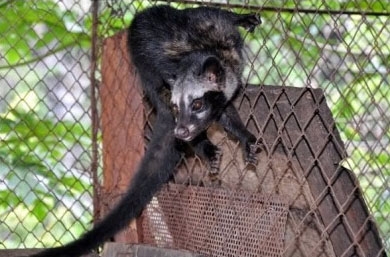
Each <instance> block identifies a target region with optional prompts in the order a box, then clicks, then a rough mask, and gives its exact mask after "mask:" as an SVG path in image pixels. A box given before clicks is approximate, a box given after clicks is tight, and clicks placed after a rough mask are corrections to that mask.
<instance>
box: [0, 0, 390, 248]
mask: <svg viewBox="0 0 390 257" xmlns="http://www.w3.org/2000/svg"><path fill="white" fill-rule="evenodd" d="M94 3H95V6H93V5H92V4H91V3H90V2H87V1H77V0H72V1H55V0H37V1H18V0H8V1H0V32H1V35H2V40H0V49H1V55H0V56H1V59H0V84H1V86H0V100H1V101H0V139H1V144H0V179H1V181H0V194H1V198H0V200H1V201H0V206H1V212H0V216H1V223H0V236H1V240H0V247H1V248H24V247H49V246H54V245H61V244H64V243H66V242H69V241H71V240H73V239H75V238H77V237H78V236H79V235H80V234H82V233H83V231H85V230H86V229H88V228H90V227H91V226H92V222H93V220H94V218H93V217H94V216H95V218H98V217H99V216H100V215H99V211H100V210H99V209H100V206H101V205H98V203H97V199H96V197H97V196H99V195H100V194H99V192H100V185H99V183H98V182H97V180H96V177H97V175H98V173H99V172H100V170H101V167H102V165H101V164H100V162H98V160H97V155H96V154H97V151H98V150H100V149H98V148H97V145H96V144H99V145H101V143H102V140H101V138H100V136H99V135H100V134H97V130H96V129H97V126H96V125H94V124H96V120H94V119H96V116H95V112H96V111H97V110H99V114H100V115H101V116H104V114H102V113H104V112H105V109H104V108H100V102H99V101H98V102H97V103H96V102H95V101H93V100H91V99H95V96H96V92H95V91H93V90H96V91H98V90H99V83H98V82H99V81H100V80H101V74H100V72H99V69H100V63H101V57H102V55H101V49H102V46H103V44H102V42H103V41H102V40H104V39H105V38H107V37H109V36H112V35H114V34H116V33H117V32H119V31H121V30H123V29H125V28H126V27H127V26H128V25H129V24H130V22H131V20H132V18H133V16H134V14H135V13H136V12H138V11H139V10H142V9H144V8H146V7H148V6H152V5H155V4H163V3H169V4H171V5H172V6H174V7H177V8H184V7H193V6H198V5H210V6H218V7H221V8H227V9H230V10H234V11H236V12H250V11H251V12H259V13H260V14H261V16H262V20H263V23H262V24H261V25H260V26H259V27H258V28H257V29H256V30H255V33H254V34H246V33H245V32H244V31H243V35H244V38H245V43H246V48H245V58H246V61H247V65H246V68H245V71H244V81H245V82H246V83H247V84H254V85H265V86H264V87H267V86H286V87H288V86H292V87H297V88H301V89H302V90H303V89H307V88H308V89H313V90H316V89H322V90H323V92H324V94H325V98H326V103H327V105H328V106H329V108H330V110H331V113H332V116H333V119H334V124H332V122H333V121H330V123H331V124H325V123H324V122H323V121H321V122H323V123H324V124H323V126H324V127H329V128H331V127H333V126H336V127H337V129H338V131H339V133H340V137H341V139H342V141H343V142H344V146H345V147H344V148H342V149H343V151H344V152H341V153H337V154H338V155H339V156H340V157H344V156H346V157H345V158H343V160H342V163H341V164H342V166H344V167H345V168H346V169H348V170H351V171H352V172H353V173H354V174H355V175H356V177H357V179H358V181H359V184H360V188H361V191H362V192H363V196H364V200H365V202H366V203H367V206H368V208H369V212H370V213H371V215H372V216H373V218H374V220H375V221H376V224H377V226H378V230H379V233H380V236H381V238H382V240H383V243H384V247H385V249H387V251H389V250H390V222H389V220H390V201H389V200H388V199H389V197H390V181H389V180H390V179H389V175H390V132H389V131H390V113H389V112H388V111H387V110H389V109H390V87H389V84H390V70H389V69H390V68H389V67H390V65H389V63H390V57H389V56H390V46H389V44H388V42H387V41H388V39H389V38H390V29H389V23H390V9H389V5H388V3H387V2H386V1H370V0H357V1H320V2H318V1H301V2H294V1H279V2H271V1H263V2H260V1H245V3H242V1H158V2H156V1H136V0H132V1H116V0H105V1H96V2H94ZM97 6H98V9H97V8H96V7H97ZM93 10H95V11H96V12H95V14H94V12H93ZM92 32H94V33H95V34H94V35H97V37H91V35H93V33H92ZM92 38H93V39H94V40H91V39H92ZM91 49H92V50H91ZM118 75H120V74H118ZM118 79H119V78H118ZM91 80H92V81H93V82H94V83H91ZM91 85H92V88H91ZM302 92H303V91H302ZM313 92H314V91H313ZM313 94H314V93H313ZM244 95H245V93H244ZM266 95H267V94H266V93H260V94H259V95H258V97H257V99H263V100H264V101H265V102H266V103H268V105H264V106H265V107H262V108H263V109H264V108H265V109H267V111H268V112H271V111H270V110H273V109H274V106H275V102H272V101H271V100H270V99H271V98H270V97H266ZM280 95H282V94H280ZM302 95H303V93H302ZM243 99H245V96H244V97H243ZM287 99H288V101H290V104H291V105H294V103H291V101H292V100H291V99H292V98H288V97H287ZM126 101H131V99H130V100H129V99H127V100H126ZM261 101H262V100H261ZM275 101H276V100H275ZM296 103H298V104H297V105H296V106H295V107H296V108H297V107H298V106H299V101H297V102H296ZM259 105H261V104H259ZM103 107H104V106H103ZM255 110H258V109H255ZM313 111H314V110H313ZM147 114H148V115H149V114H150V113H149V112H148V113H147ZM249 114H250V115H252V116H250V115H249V116H248V117H243V119H244V120H245V121H247V124H248V127H252V128H253V130H255V131H256V133H257V134H256V135H257V136H258V138H263V137H264V134H266V130H267V127H268V125H267V124H269V123H270V120H272V119H273V118H272V115H271V114H268V113H267V114H266V116H267V118H259V117H257V116H256V115H260V114H258V113H256V112H254V109H252V110H250V111H249ZM148 115H146V121H145V124H146V125H145V127H149V123H148V122H147V119H148V118H149V116H148ZM282 116H283V115H282ZM293 116H294V115H293ZM251 117H252V118H251ZM313 117H314V114H313ZM313 117H312V118H311V119H310V120H315V118H313ZM281 119H283V118H281ZM263 120H265V121H264V123H262V122H263ZM103 122H104V121H103ZM107 122H108V123H109V122H110V121H107ZM134 122H135V121H134ZM286 123H287V122H286ZM309 123H311V121H310V122H309ZM126 125H127V126H129V127H131V126H133V127H134V126H135V127H136V128H140V127H141V128H142V126H139V124H136V123H133V124H132V122H131V121H129V123H128V124H126ZM118 129H120V127H119V128H118ZM118 133H120V132H118ZM96 136H97V137H96ZM218 140H219V142H220V145H223V144H229V143H226V140H225V139H218ZM270 144H271V145H273V144H275V143H274V142H270ZM106 147H110V146H108V145H104V146H103V149H104V148H106ZM312 147H313V149H314V148H315V147H314V146H312ZM228 148H229V149H233V150H231V153H229V154H228V155H229V156H230V157H231V159H233V160H235V159H236V158H237V153H236V152H237V151H238V152H239V150H237V149H239V148H238V147H237V146H229V147H228ZM290 150H291V149H290ZM101 152H102V151H99V153H101ZM266 152H267V153H268V155H267V157H264V159H261V160H263V161H264V162H265V163H266V164H267V165H270V164H273V165H275V160H271V159H272V155H275V153H274V152H273V150H271V148H269V149H268V150H267V151H266ZM100 155H101V154H100ZM100 157H101V156H100ZM279 158H284V157H280V156H279ZM99 159H102V158H99ZM283 160H284V159H283ZM238 162H239V161H238ZM194 163H195V164H194ZM197 163H199V162H198V161H197V160H196V159H195V161H193V160H188V161H187V160H186V161H185V162H184V166H185V167H186V168H185V170H186V172H185V173H186V175H184V177H185V178H184V179H183V178H182V177H180V176H181V175H180V174H178V175H177V176H176V177H175V181H176V183H178V184H183V183H185V184H187V183H188V177H191V176H192V174H194V173H196V172H199V173H200V174H202V175H201V176H200V177H201V178H200V180H202V183H203V184H205V185H207V184H208V181H207V175H205V174H206V172H205V170H206V168H205V167H204V166H201V165H200V164H197ZM286 163H288V161H287V160H286ZM122 164H123V163H122V162H121V163H119V164H118V163H117V165H122ZM229 165H231V164H229V163H228V164H226V167H228V166H229ZM235 165H236V166H237V167H238V168H237V170H239V172H237V175H236V178H237V179H238V180H241V181H240V182H243V183H244V184H245V182H248V181H246V180H245V179H248V178H245V174H246V173H245V172H246V171H244V170H243V169H242V168H241V167H240V165H238V164H235ZM233 166H234V165H233ZM271 166H272V165H271ZM99 167H100V168H99ZM277 169H278V168H277V167H276V168H275V167H274V168H273V170H277ZM280 169H282V168H280ZM284 169H285V168H283V169H282V170H284ZM226 170H228V168H226V169H225V170H224V171H223V172H222V174H223V175H226V174H228V172H225V171H226ZM269 170H272V168H270V169H269ZM304 172H305V170H304ZM306 172H308V171H306ZM190 173H191V175H188V174H190ZM244 173H245V174H244ZM264 173H267V170H265V171H264ZM286 173H287V172H286ZM226 176H227V175H226ZM191 178H192V179H193V177H191ZM257 179H258V180H259V181H258V182H257V184H256V185H255V186H253V187H252V188H249V190H252V191H261V190H260V189H259V188H262V187H265V185H264V181H267V179H266V178H263V181H261V179H260V178H259V177H258V178H257ZM280 181H282V180H280ZM330 181H332V179H330ZM199 183H200V182H199ZM199 183H198V184H199ZM301 187H302V188H303V187H304V185H303V184H301ZM225 188H228V189H233V188H237V187H236V185H232V184H229V186H226V187H225ZM275 188H278V185H277V183H275V185H273V189H272V190H273V191H275V190H274V189H275ZM246 189H248V188H246ZM94 190H95V191H94ZM272 190H271V191H272ZM93 191H94V194H93ZM302 191H303V189H302ZM301 194H302V193H301ZM93 195H94V196H96V197H95V199H94V198H93ZM299 197H300V196H299ZM299 197H298V196H297V198H299ZM94 200H95V203H94V204H93V201H94ZM315 200H318V199H315ZM162 202H163V201H161V203H162ZM103 204H104V203H103ZM154 204H155V202H154ZM93 205H94V206H95V215H94V214H93V210H92V209H93V208H92V207H93ZM98 206H99V207H98ZM344 207H345V206H344ZM151 208H152V209H153V208H154V209H156V208H157V209H159V208H160V210H159V212H161V209H164V207H163V206H162V205H161V206H160V207H159V206H158V205H157V207H153V204H152V207H151ZM157 216H158V215H157ZM160 216H161V215H160ZM160 216H159V217H160ZM303 216H304V215H303ZM340 216H343V214H341V215H340ZM304 219H305V218H304ZM304 219H303V220H304ZM302 223H304V222H303V221H302ZM300 226H301V224H295V225H294V227H293V229H292V230H293V231H294V233H297V234H299V233H305V230H303V229H301V227H300ZM306 232H307V231H306ZM307 233H308V232H307ZM167 237H169V236H167ZM324 237H326V236H323V237H320V240H321V239H322V240H323V241H324V240H325V239H324ZM355 240H357V239H355ZM355 240H352V241H354V242H356V241H355ZM313 249H323V248H320V247H319V246H318V245H317V246H313ZM288 252H289V251H287V250H286V251H284V253H285V254H286V253H288ZM298 252H299V254H301V255H300V256H306V255H307V256H314V255H310V253H314V252H315V250H310V249H309V250H308V249H300V250H299V251H298ZM325 252H326V251H325ZM289 253H290V255H289V254H287V256H294V253H291V251H290V252H289ZM295 254H296V253H295ZM299 254H298V256H299ZM326 255H329V256H332V254H330V253H329V254H328V252H327V254H326Z"/></svg>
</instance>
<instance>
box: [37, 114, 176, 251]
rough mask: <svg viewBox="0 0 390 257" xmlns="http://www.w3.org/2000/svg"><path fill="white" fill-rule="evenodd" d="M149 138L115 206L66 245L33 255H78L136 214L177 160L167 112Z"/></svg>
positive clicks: (165, 179)
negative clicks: (129, 181)
mask: <svg viewBox="0 0 390 257" xmlns="http://www.w3.org/2000/svg"><path fill="white" fill-rule="evenodd" d="M155 124H156V125H155V129H154V133H153V137H152V141H151V142H150V143H149V145H148V150H147V151H146V153H145V156H144V158H143V159H142V162H141V164H140V166H139V168H138V171H137V172H136V174H135V176H134V177H133V179H132V182H131V184H130V186H129V189H128V191H127V193H126V194H125V196H124V197H123V199H121V201H120V202H119V203H118V204H117V206H116V207H115V208H114V209H113V210H112V211H111V212H110V213H109V214H108V215H107V216H106V217H105V218H104V219H103V220H102V221H101V222H100V223H98V224H97V225H96V226H95V227H94V228H93V229H92V230H91V231H89V232H87V233H85V234H84V235H83V236H82V237H81V238H80V239H78V240H76V241H74V242H71V243H69V244H67V245H65V246H62V247H57V248H51V249H47V250H44V251H43V252H41V253H38V254H35V255H32V257H78V256H80V255H82V254H85V253H88V252H90V251H91V250H93V249H95V248H97V247H98V246H99V245H100V244H102V243H103V242H104V241H106V240H107V239H109V238H110V237H112V236H113V235H115V234H116V233H117V232H119V231H120V230H122V229H123V228H124V227H125V226H126V225H128V223H129V222H130V221H131V220H132V219H134V218H136V217H137V216H138V215H139V214H140V213H141V212H142V210H143V209H144V207H145V206H146V205H147V203H148V202H149V201H150V200H151V199H152V197H153V195H154V194H155V193H156V192H157V191H158V190H159V189H160V188H161V187H162V185H163V184H164V183H165V182H166V181H168V179H169V177H170V176H171V174H172V173H173V171H174V170H175V166H176V165H177V164H178V162H179V161H180V156H181V151H180V150H179V143H178V142H176V139H175V137H174V136H173V128H174V121H173V118H172V117H171V115H170V114H168V116H167V115H161V114H159V115H158V118H157V121H156V123H155Z"/></svg>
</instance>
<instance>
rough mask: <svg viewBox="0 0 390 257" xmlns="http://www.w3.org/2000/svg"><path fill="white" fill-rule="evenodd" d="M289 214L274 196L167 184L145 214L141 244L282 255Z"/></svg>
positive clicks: (229, 253)
mask: <svg viewBox="0 0 390 257" xmlns="http://www.w3.org/2000/svg"><path fill="white" fill-rule="evenodd" d="M287 213H288V205H287V203H286V202H285V201H283V200H282V199H281V198H280V197H278V196H272V195H262V194H257V193H250V192H245V191H231V190H225V189H215V188H209V187H194V186H188V187H186V186H183V185H176V184H170V185H168V186H165V187H164V188H163V189H162V190H161V192H160V193H159V194H158V195H157V196H156V197H155V198H154V199H153V201H152V202H151V203H150V204H149V206H148V207H147V209H146V211H145V213H144V223H143V228H144V237H145V238H144V242H145V243H149V244H152V245H157V246H164V247H173V248H180V249H187V250H190V251H194V252H198V253H202V254H205V255H207V256H281V253H282V251H283V239H284V233H285V225H286V220H287Z"/></svg>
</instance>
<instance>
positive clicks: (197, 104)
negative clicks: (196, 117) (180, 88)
mask: <svg viewBox="0 0 390 257" xmlns="http://www.w3.org/2000/svg"><path fill="white" fill-rule="evenodd" d="M202 107H203V101H202V99H195V100H194V101H192V110H193V111H199V110H200V109H202Z"/></svg>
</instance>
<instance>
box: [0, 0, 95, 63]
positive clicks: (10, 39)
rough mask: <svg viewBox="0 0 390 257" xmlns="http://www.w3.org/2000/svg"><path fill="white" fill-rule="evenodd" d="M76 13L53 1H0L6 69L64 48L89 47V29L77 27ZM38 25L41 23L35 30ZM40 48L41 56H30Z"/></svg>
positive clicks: (2, 49)
mask: <svg viewBox="0 0 390 257" xmlns="http://www.w3.org/2000/svg"><path fill="white" fill-rule="evenodd" d="M77 24H79V21H78V20H77V16H76V15H75V14H74V13H72V12H70V11H66V10H63V9H61V8H60V7H59V5H58V3H57V1H54V0H39V1H24V0H13V1H12V0H10V1H8V2H4V3H2V4H0V35H2V38H3V39H4V40H0V50H1V52H2V53H3V54H4V55H3V57H4V59H5V63H6V65H3V66H0V68H3V69H6V68H8V67H9V65H16V64H18V65H22V64H25V63H30V62H34V61H37V60H40V59H42V58H43V57H44V56H47V55H51V54H54V53H56V52H58V51H61V50H64V49H65V48H67V47H72V46H76V45H77V46H81V47H89V46H90V43H91V40H90V31H89V30H88V29H89V28H88V27H86V26H77ZM38 26H43V28H42V29H40V30H37V29H36V28H37V27H38ZM39 50H44V51H47V52H48V53H47V54H45V55H44V56H38V57H36V56H34V52H35V51H39Z"/></svg>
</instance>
